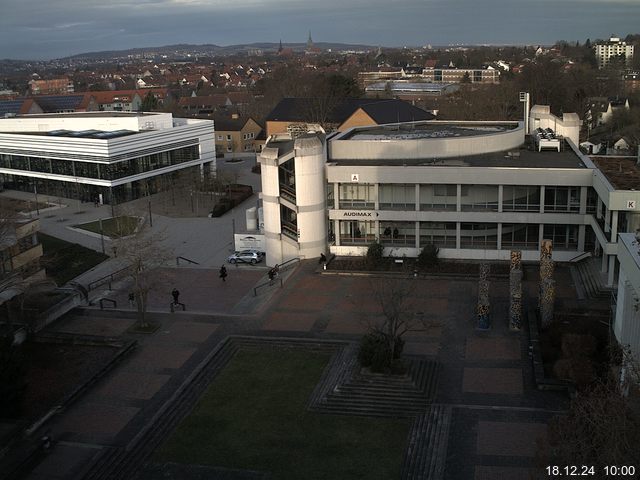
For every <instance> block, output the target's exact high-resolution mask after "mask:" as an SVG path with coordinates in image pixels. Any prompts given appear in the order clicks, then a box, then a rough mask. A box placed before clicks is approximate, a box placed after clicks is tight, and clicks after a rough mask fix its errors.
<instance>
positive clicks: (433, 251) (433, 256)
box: [418, 243, 440, 268]
mask: <svg viewBox="0 0 640 480" xmlns="http://www.w3.org/2000/svg"><path fill="white" fill-rule="evenodd" d="M438 252H440V249H439V248H438V247H436V246H435V245H434V244H432V243H429V244H427V245H425V246H424V247H423V248H422V250H421V251H420V254H419V255H418V266H419V267H421V268H428V267H432V266H434V265H435V264H437V263H438Z"/></svg>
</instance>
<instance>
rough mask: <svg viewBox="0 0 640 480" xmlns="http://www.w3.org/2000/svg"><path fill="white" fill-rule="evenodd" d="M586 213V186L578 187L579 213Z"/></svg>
mask: <svg viewBox="0 0 640 480" xmlns="http://www.w3.org/2000/svg"><path fill="white" fill-rule="evenodd" d="M586 213H587V187H580V214H581V215H585V214H586Z"/></svg>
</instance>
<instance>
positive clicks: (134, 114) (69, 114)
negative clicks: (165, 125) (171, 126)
mask: <svg viewBox="0 0 640 480" xmlns="http://www.w3.org/2000/svg"><path fill="white" fill-rule="evenodd" d="M154 115H162V112H107V111H104V112H65V113H35V114H28V115H17V116H15V117H10V118H12V119H15V118H18V119H19V118H51V117H77V118H91V117H151V116H154Z"/></svg>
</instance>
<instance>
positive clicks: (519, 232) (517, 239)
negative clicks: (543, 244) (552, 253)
mask: <svg viewBox="0 0 640 480" xmlns="http://www.w3.org/2000/svg"><path fill="white" fill-rule="evenodd" d="M539 231H540V226H539V225H537V224H527V223H503V224H502V249H503V250H510V249H512V248H519V249H523V250H537V249H538V237H539V235H538V233H539Z"/></svg>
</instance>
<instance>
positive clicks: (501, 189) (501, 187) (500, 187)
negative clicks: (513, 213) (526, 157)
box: [498, 185, 504, 249]
mask: <svg viewBox="0 0 640 480" xmlns="http://www.w3.org/2000/svg"><path fill="white" fill-rule="evenodd" d="M503 196H504V185H498V213H501V212H502V198H503ZM498 228H499V229H501V228H502V224H500V227H498ZM498 245H500V237H498ZM498 249H500V247H498Z"/></svg>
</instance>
